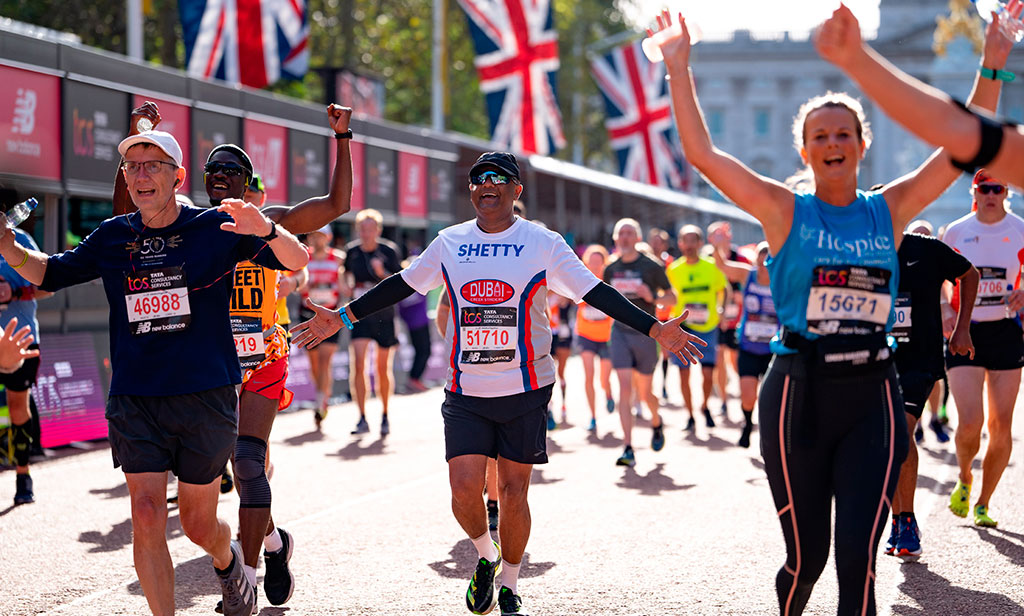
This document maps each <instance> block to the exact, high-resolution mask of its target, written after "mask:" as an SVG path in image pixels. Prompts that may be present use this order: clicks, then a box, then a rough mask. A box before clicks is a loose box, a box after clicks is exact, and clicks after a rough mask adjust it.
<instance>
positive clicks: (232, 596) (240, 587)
mask: <svg viewBox="0 0 1024 616" xmlns="http://www.w3.org/2000/svg"><path fill="white" fill-rule="evenodd" d="M231 556H232V558H231V570H230V571H228V573H227V575H221V574H220V573H218V574H217V579H219V580H220V587H221V591H222V592H223V595H224V599H223V604H222V606H221V609H223V610H224V611H223V613H224V614H225V616H252V615H253V614H255V613H256V589H255V588H254V587H253V585H252V584H250V583H249V578H247V577H245V570H244V569H243V564H244V560H243V556H242V546H240V545H239V544H238V542H237V541H232V542H231Z"/></svg>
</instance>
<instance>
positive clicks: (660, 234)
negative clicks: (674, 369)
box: [647, 227, 675, 403]
mask: <svg viewBox="0 0 1024 616" xmlns="http://www.w3.org/2000/svg"><path fill="white" fill-rule="evenodd" d="M647 245H648V246H650V247H651V253H652V254H653V255H654V257H655V258H656V259H657V260H659V261H661V262H662V264H663V265H664V266H665V270H666V271H667V270H668V266H670V265H672V261H674V260H675V257H673V256H672V255H671V254H670V253H669V248H670V246H669V235H668V231H665V230H664V229H659V228H657V227H653V228H651V230H650V231H648V232H647ZM654 318H655V319H658V320H659V321H667V320H668V319H670V318H672V306H662V305H660V304H659V305H657V306H655V310H654ZM660 352H661V363H660V365H661V399H662V401H664V402H665V403H668V356H669V352H668V351H666V350H665V349H660Z"/></svg>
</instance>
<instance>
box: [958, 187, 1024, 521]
mask: <svg viewBox="0 0 1024 616" xmlns="http://www.w3.org/2000/svg"><path fill="white" fill-rule="evenodd" d="M971 194H972V196H973V197H974V203H973V207H972V210H973V211H972V212H971V213H970V214H968V215H966V216H964V217H963V218H960V219H959V220H957V221H955V222H952V223H950V225H949V227H948V228H947V229H946V235H945V236H944V237H943V238H942V239H943V241H944V242H946V244H948V245H949V246H951V247H952V248H953V249H954V250H956V251H957V252H959V253H960V254H962V255H963V256H964V257H966V258H967V259H969V260H970V261H971V263H973V264H974V266H975V267H976V268H977V269H978V271H979V272H981V283H980V286H979V288H978V296H977V301H976V302H973V303H974V312H973V314H972V316H971V339H972V340H973V341H974V346H975V349H976V354H975V355H974V356H973V357H963V356H957V355H955V349H954V347H953V343H952V341H950V349H949V352H947V354H946V369H947V371H948V374H949V389H950V391H951V392H952V394H953V400H954V401H956V411H957V418H958V422H957V427H956V458H957V462H958V463H959V464H960V476H959V478H958V480H957V483H956V487H954V488H953V493H952V494H951V495H950V497H949V508H950V510H951V511H952V512H953V513H954V514H955V515H957V516H960V517H967V514H968V512H969V511H970V508H971V487H972V484H973V479H974V473H973V470H972V465H973V464H974V458H975V457H976V456H977V455H978V451H979V449H980V448H981V431H982V428H983V427H984V425H985V403H984V399H985V396H984V393H983V392H984V390H985V389H986V387H985V386H986V384H987V386H988V387H987V389H988V402H989V403H988V424H987V425H988V437H989V440H988V448H987V449H986V450H985V457H984V458H983V460H982V464H981V468H982V476H981V493H980V494H979V495H978V500H977V502H976V504H975V506H974V523H975V524H977V525H978V526H995V525H996V521H995V520H994V519H993V518H992V517H991V516H990V515H989V503H990V501H991V499H992V493H993V492H994V491H995V489H996V485H997V484H998V483H999V478H1000V477H1001V476H1002V474H1003V471H1004V470H1006V465H1007V464H1008V463H1009V461H1010V452H1011V450H1012V448H1013V439H1012V436H1011V434H1010V426H1011V424H1012V422H1013V409H1014V406H1015V405H1016V402H1017V394H1018V392H1019V390H1020V377H1021V366H1024V338H1022V336H1024V334H1022V331H1021V325H1020V311H1021V309H1022V308H1024V289H1022V288H1021V265H1022V260H1024V251H1022V250H1021V247H1022V246H1024V219H1021V218H1020V217H1019V216H1017V215H1016V214H1014V213H1012V212H1010V211H1009V200H1008V199H1007V196H1008V191H1007V186H1006V183H1004V182H1002V181H1000V180H997V179H996V178H994V177H992V176H991V175H989V174H988V173H987V171H986V170H985V169H980V170H978V172H977V173H976V174H975V176H974V182H973V184H972V186H971ZM958 291H959V292H958V293H957V294H955V295H954V297H953V299H954V308H955V307H956V306H957V304H958V303H959V304H963V303H967V304H971V303H972V302H971V297H970V294H969V291H970V289H969V288H967V289H965V288H964V285H960V288H959V289H958Z"/></svg>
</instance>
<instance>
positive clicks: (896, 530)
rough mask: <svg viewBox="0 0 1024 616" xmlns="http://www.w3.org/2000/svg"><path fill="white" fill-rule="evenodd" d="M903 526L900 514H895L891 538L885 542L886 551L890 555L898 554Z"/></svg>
mask: <svg viewBox="0 0 1024 616" xmlns="http://www.w3.org/2000/svg"><path fill="white" fill-rule="evenodd" d="M902 527H903V520H902V519H901V518H900V517H899V516H893V518H892V526H891V529H892V530H890V531H889V540H888V541H886V542H885V553H886V554H887V555H889V556H895V555H896V546H897V545H898V544H899V542H900V529H901V528H902Z"/></svg>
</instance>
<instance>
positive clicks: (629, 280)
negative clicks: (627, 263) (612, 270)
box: [612, 276, 644, 297]
mask: <svg viewBox="0 0 1024 616" xmlns="http://www.w3.org/2000/svg"><path fill="white" fill-rule="evenodd" d="M643 284H644V281H643V279H642V278H640V277H638V276H636V277H634V276H629V277H622V278H612V288H613V289H615V290H616V291H618V292H619V293H622V294H623V295H625V296H626V297H630V296H633V297H636V296H637V295H639V294H640V287H641V286H642V285H643Z"/></svg>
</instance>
